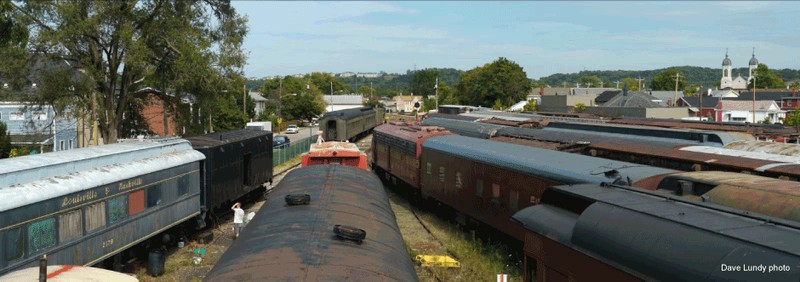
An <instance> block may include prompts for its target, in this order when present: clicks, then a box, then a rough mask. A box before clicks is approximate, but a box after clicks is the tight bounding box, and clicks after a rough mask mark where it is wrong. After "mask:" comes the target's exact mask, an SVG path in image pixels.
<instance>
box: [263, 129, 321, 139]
mask: <svg viewBox="0 0 800 282" xmlns="http://www.w3.org/2000/svg"><path fill="white" fill-rule="evenodd" d="M318 131H319V126H314V127H312V128H311V130H309V129H308V127H301V128H300V132H299V133H297V134H287V133H286V131H283V132H280V133H275V134H274V135H286V136H289V140H292V143H294V142H295V141H298V140H300V139H303V138H306V137H309V136H316V135H317V132H318Z"/></svg>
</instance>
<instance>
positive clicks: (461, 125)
mask: <svg viewBox="0 0 800 282" xmlns="http://www.w3.org/2000/svg"><path fill="white" fill-rule="evenodd" d="M422 125H424V126H439V127H443V128H446V129H447V130H450V131H451V132H453V133H456V134H459V135H463V136H469V137H476V138H484V139H488V138H489V137H492V136H494V134H495V133H496V132H497V130H499V129H501V128H506V127H507V126H504V125H496V124H488V123H481V122H471V121H464V120H456V119H446V118H427V119H425V120H423V121H422Z"/></svg>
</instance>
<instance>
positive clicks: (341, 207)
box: [205, 165, 418, 281]
mask: <svg viewBox="0 0 800 282" xmlns="http://www.w3.org/2000/svg"><path fill="white" fill-rule="evenodd" d="M346 280H347V281H349V280H355V281H417V280H418V278H417V276H416V272H415V270H414V267H413V265H412V261H411V258H410V256H409V254H408V252H407V251H406V248H405V245H404V243H403V238H402V236H401V234H400V230H399V228H398V226H397V222H396V219H395V216H394V213H393V212H392V208H391V205H390V204H389V200H388V196H387V195H386V192H385V191H384V190H383V185H382V184H381V182H380V180H379V179H378V178H377V177H376V176H375V175H374V174H371V173H370V172H367V171H364V170H363V169H359V168H356V167H350V166H343V165H314V166H309V167H303V168H298V169H296V170H293V171H291V172H289V173H288V174H287V175H286V176H285V177H284V178H283V179H282V180H281V182H280V183H279V184H278V185H277V186H276V188H275V190H274V192H273V194H272V196H271V197H270V199H268V200H267V202H266V203H264V206H263V207H262V208H261V210H260V211H259V212H258V213H257V214H256V216H255V217H254V218H253V220H252V221H251V222H249V223H248V225H247V226H245V228H244V230H243V231H242V233H241V236H240V237H239V238H238V239H236V241H234V242H233V244H231V246H230V247H229V248H228V250H227V251H226V252H225V254H223V255H222V257H221V258H220V260H219V261H218V262H217V264H216V265H215V266H214V268H213V269H212V270H211V272H209V273H208V275H207V276H206V278H205V281H346Z"/></svg>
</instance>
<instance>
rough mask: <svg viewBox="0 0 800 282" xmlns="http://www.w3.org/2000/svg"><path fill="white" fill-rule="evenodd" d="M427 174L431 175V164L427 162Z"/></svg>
mask: <svg viewBox="0 0 800 282" xmlns="http://www.w3.org/2000/svg"><path fill="white" fill-rule="evenodd" d="M425 173H427V174H428V175H431V162H427V163H426V164H425Z"/></svg>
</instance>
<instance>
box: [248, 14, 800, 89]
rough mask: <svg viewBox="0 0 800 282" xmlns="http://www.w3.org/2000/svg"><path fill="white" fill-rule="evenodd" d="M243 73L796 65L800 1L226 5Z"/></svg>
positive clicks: (533, 73) (542, 72)
mask: <svg viewBox="0 0 800 282" xmlns="http://www.w3.org/2000/svg"><path fill="white" fill-rule="evenodd" d="M233 6H234V8H236V10H237V12H238V13H240V14H244V15H247V16H248V19H249V23H248V26H249V33H248V35H247V38H246V40H245V42H244V45H243V48H244V49H245V52H247V54H248V63H247V65H246V66H245V68H244V71H245V75H246V76H248V77H266V76H275V75H292V74H304V73H310V72H330V73H341V72H380V71H384V72H387V73H405V72H406V71H407V70H414V69H425V68H456V69H461V70H470V69H473V68H475V67H478V66H482V65H484V64H487V63H491V62H492V61H494V60H497V58H499V57H505V58H507V59H509V60H512V61H514V62H516V63H517V64H519V65H520V66H521V67H522V68H523V70H524V71H525V72H526V74H527V75H528V77H529V78H533V79H538V78H540V77H543V76H548V75H551V74H554V73H572V72H579V71H582V70H618V69H622V70H648V69H658V68H665V67H670V66H684V65H691V66H701V67H711V68H720V67H721V65H722V60H723V59H724V58H725V52H726V49H727V50H728V54H729V56H730V59H731V60H732V61H733V67H734V68H739V67H747V64H748V62H749V60H750V57H751V54H752V52H753V47H755V55H756V58H757V59H758V60H759V62H761V63H764V64H767V65H768V66H769V67H770V68H771V69H780V68H793V69H798V68H800V2H794V1H784V2H744V1H733V2H723V1H719V2H687V1H677V2H649V1H647V2H645V1H642V2H635V1H620V2H602V1H589V2H578V1H557V2H540V1H510V2H479V1H442V2H428V1H401V2H384V1H346V2H329V1H324V2H294V1H293V2H274V1H263V2H262V1H233Z"/></svg>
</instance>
